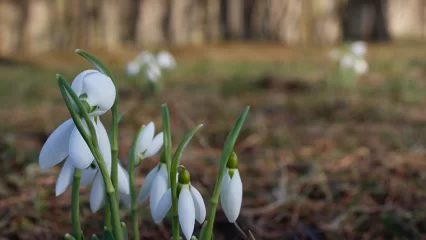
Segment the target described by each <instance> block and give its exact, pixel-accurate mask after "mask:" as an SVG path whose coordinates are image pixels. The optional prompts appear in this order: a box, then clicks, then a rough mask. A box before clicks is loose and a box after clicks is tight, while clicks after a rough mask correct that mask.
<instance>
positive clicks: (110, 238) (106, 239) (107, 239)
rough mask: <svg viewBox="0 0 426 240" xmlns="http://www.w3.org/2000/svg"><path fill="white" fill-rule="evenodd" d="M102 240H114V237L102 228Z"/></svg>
mask: <svg viewBox="0 0 426 240" xmlns="http://www.w3.org/2000/svg"><path fill="white" fill-rule="evenodd" d="M104 240H115V238H114V235H113V234H112V232H110V231H109V230H108V229H107V228H104Z"/></svg>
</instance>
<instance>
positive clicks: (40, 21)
mask: <svg viewBox="0 0 426 240" xmlns="http://www.w3.org/2000/svg"><path fill="white" fill-rule="evenodd" d="M27 7H28V10H27V11H28V17H27V21H26V24H25V30H24V31H25V36H24V45H25V49H26V50H28V51H29V52H45V51H47V50H49V49H50V48H51V47H52V45H51V44H52V41H51V40H52V36H51V34H52V29H53V28H52V27H53V26H52V19H53V16H52V5H51V1H48V0H32V1H28V5H27Z"/></svg>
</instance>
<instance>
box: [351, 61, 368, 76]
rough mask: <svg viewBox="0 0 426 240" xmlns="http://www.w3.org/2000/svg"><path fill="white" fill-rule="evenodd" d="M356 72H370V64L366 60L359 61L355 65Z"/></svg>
mask: <svg viewBox="0 0 426 240" xmlns="http://www.w3.org/2000/svg"><path fill="white" fill-rule="evenodd" d="M354 70H355V72H356V73H357V74H364V73H367V72H368V63H367V61H365V60H364V59H357V60H355V63H354Z"/></svg>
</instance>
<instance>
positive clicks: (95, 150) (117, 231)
mask: <svg viewBox="0 0 426 240" xmlns="http://www.w3.org/2000/svg"><path fill="white" fill-rule="evenodd" d="M57 79H58V83H59V88H60V90H61V93H62V97H63V98H64V101H65V104H66V106H67V108H68V110H69V112H70V114H71V117H72V119H73V120H74V123H75V125H76V127H77V129H78V130H79V132H80V134H81V135H82V136H83V139H84V141H85V142H86V144H87V145H88V147H89V149H90V151H91V152H92V154H93V156H94V157H95V160H96V163H97V164H98V167H99V170H100V172H101V174H102V177H103V179H104V183H105V188H106V193H107V197H108V201H109V207H110V209H111V215H112V229H113V233H114V236H115V239H116V240H123V235H122V232H121V225H120V217H119V214H118V201H117V199H116V193H115V189H114V186H113V185H112V182H111V179H110V177H109V174H108V171H107V168H106V166H105V162H104V160H103V158H102V155H101V154H100V152H99V147H98V141H97V137H96V131H95V128H94V126H93V123H92V122H91V121H90V119H89V116H88V114H87V111H86V109H85V108H84V107H83V105H82V103H81V102H80V100H79V98H78V97H77V95H76V94H75V92H74V91H73V90H72V88H71V86H70V85H69V84H68V82H67V81H66V80H65V78H63V77H62V76H61V75H59V74H57ZM67 93H68V94H69V96H71V98H72V99H73V101H74V103H75V104H76V105H77V107H78V109H79V111H80V114H81V115H83V119H84V120H85V121H86V124H87V126H88V128H89V131H90V137H89V135H88V134H87V132H86V130H85V129H84V127H83V124H82V122H81V120H80V117H79V115H78V113H77V112H76V110H75V109H74V107H73V105H72V103H71V100H70V99H69V98H68V94H67Z"/></svg>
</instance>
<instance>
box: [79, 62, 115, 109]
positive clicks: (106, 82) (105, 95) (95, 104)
mask: <svg viewBox="0 0 426 240" xmlns="http://www.w3.org/2000/svg"><path fill="white" fill-rule="evenodd" d="M71 87H72V89H73V90H74V92H75V93H76V94H77V96H78V97H79V98H80V100H81V101H85V102H87V103H88V104H89V106H90V107H91V110H90V111H89V116H99V115H102V114H104V113H105V112H106V111H108V110H109V109H110V108H111V107H112V105H113V104H114V101H115V96H116V89H115V86H114V83H113V82H112V80H111V78H109V77H108V76H106V75H104V74H102V73H101V72H99V71H97V70H85V71H83V72H81V73H80V74H78V75H77V77H75V79H74V81H73V83H72V85H71Z"/></svg>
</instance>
